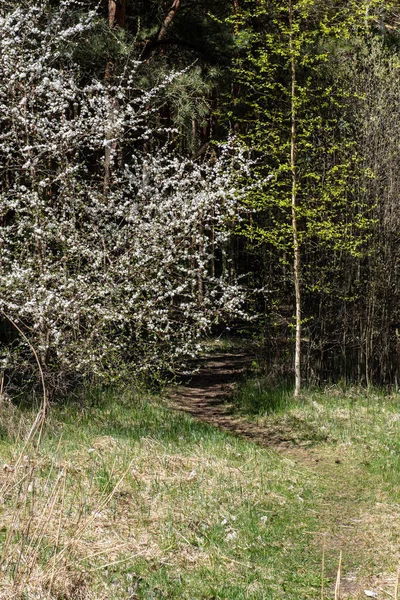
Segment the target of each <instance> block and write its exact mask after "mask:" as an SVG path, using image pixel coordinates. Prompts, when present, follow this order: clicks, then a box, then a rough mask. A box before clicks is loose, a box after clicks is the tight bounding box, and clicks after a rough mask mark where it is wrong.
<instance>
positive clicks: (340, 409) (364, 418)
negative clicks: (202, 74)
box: [233, 378, 400, 494]
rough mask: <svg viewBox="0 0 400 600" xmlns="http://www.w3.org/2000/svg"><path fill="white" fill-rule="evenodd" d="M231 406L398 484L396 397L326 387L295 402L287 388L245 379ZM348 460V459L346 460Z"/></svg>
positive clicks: (399, 400)
mask: <svg viewBox="0 0 400 600" xmlns="http://www.w3.org/2000/svg"><path fill="white" fill-rule="evenodd" d="M233 405H234V410H235V411H236V412H239V413H240V414H241V415H245V416H246V417H247V418H249V419H251V420H253V421H254V420H256V421H257V422H258V423H259V424H260V425H263V426H265V427H268V428H276V429H280V430H281V431H282V432H287V433H288V435H289V437H290V438H291V439H292V440H293V442H294V443H297V444H303V445H307V446H314V447H317V446H318V447H320V448H324V447H325V449H327V450H329V449H330V450H338V451H340V452H342V453H344V454H345V455H347V456H348V457H351V460H352V461H355V462H356V463H359V464H360V465H361V466H364V467H365V468H366V471H370V472H372V473H375V474H377V475H379V476H380V477H382V479H383V480H384V481H386V482H387V483H388V484H390V485H391V486H393V487H392V490H393V493H395V494H397V492H398V487H399V485H400V395H399V394H385V393H384V392H383V391H381V390H376V389H371V390H366V389H363V388H345V387H343V386H330V387H327V388H325V389H314V390H308V391H306V392H304V393H303V395H302V396H301V397H300V398H299V399H298V400H296V401H295V400H294V399H293V396H292V391H291V389H289V388H287V387H282V386H276V387H271V386H270V384H269V383H268V381H266V380H265V379H262V378H249V379H248V380H247V381H245V382H244V383H243V384H242V385H241V386H239V387H238V389H237V390H236V393H235V397H234V403H233ZM349 459H350V458H349Z"/></svg>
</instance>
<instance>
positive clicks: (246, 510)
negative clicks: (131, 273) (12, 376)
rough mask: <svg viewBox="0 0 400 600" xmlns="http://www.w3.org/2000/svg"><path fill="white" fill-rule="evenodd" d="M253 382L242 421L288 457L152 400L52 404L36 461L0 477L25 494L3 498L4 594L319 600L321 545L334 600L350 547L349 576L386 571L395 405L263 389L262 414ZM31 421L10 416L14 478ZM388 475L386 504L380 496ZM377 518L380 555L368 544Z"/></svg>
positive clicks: (6, 447)
mask: <svg viewBox="0 0 400 600" xmlns="http://www.w3.org/2000/svg"><path fill="white" fill-rule="evenodd" d="M246 386H247V387H246ZM251 386H252V388H254V385H253V382H247V383H246V384H245V385H244V386H243V387H242V388H241V389H240V390H238V391H237V394H236V406H237V410H240V411H241V412H242V414H248V415H251V418H252V419H256V420H257V421H258V422H259V423H260V424H263V425H264V426H266V427H275V428H281V430H282V431H286V433H287V434H288V433H289V432H290V435H291V436H292V441H293V449H292V451H291V452H287V453H286V454H284V453H283V454H282V453H279V452H277V451H275V450H274V449H272V448H269V449H268V448H262V447H260V446H258V445H256V444H254V443H251V442H248V441H246V440H243V439H239V438H237V437H235V436H232V435H228V434H225V433H223V432H221V431H219V430H217V429H215V428H213V427H210V426H207V425H204V424H201V423H198V422H196V421H194V420H193V419H192V418H190V417H189V416H187V415H184V414H180V413H177V412H174V411H172V410H170V409H169V408H168V406H167V405H166V403H165V402H164V401H163V400H162V399H160V398H157V397H154V396H153V397H150V396H148V395H146V394H145V393H144V392H138V391H129V390H125V391H118V390H108V391H103V392H101V391H97V392H92V393H90V394H87V395H86V397H85V398H84V399H83V401H82V402H81V403H75V404H74V403H72V402H71V403H69V404H66V405H64V406H59V407H57V406H55V407H53V409H52V412H51V415H50V417H49V420H48V422H47V424H46V427H45V431H44V435H43V439H42V443H41V446H40V448H39V450H38V451H37V452H34V451H33V450H30V451H29V452H27V455H26V457H24V459H23V460H22V462H21V464H20V467H19V468H18V469H17V472H14V473H12V472H11V471H8V470H7V469H5V470H4V469H3V471H2V475H1V478H0V479H1V480H0V484H2V485H3V486H4V484H5V483H7V482H13V481H14V483H15V487H13V488H10V486H9V487H8V489H7V488H6V492H4V493H3V494H2V496H1V502H0V514H1V516H2V529H1V537H2V544H3V548H4V547H5V548H6V551H5V553H4V556H3V562H2V566H1V568H2V570H3V578H2V581H1V583H0V597H1V593H2V592H3V593H4V594H6V595H7V593H8V594H9V595H10V590H13V589H14V590H15V589H17V590H18V593H19V594H20V596H19V597H20V598H22V597H23V595H22V594H23V593H25V594H26V595H27V596H26V597H28V598H31V597H32V598H34V597H35V598H43V600H44V598H48V597H49V598H51V599H52V600H56V599H58V600H60V599H61V598H64V600H74V599H75V598H83V599H85V598H88V599H89V598H91V599H99V600H100V599H103V598H104V599H106V598H107V599H108V598H115V599H118V600H128V599H130V600H135V599H140V600H154V599H158V598H160V599H166V598H168V599H177V600H178V599H182V600H212V599H215V600H238V599H243V600H244V599H246V600H248V599H251V600H280V599H282V600H283V599H285V600H302V599H307V598H310V599H317V598H320V597H321V590H320V586H321V560H322V539H323V534H324V533H327V536H328V541H327V544H326V557H325V561H326V569H325V586H326V589H327V591H326V595H325V597H326V598H330V597H332V594H331V592H332V581H333V580H334V578H335V571H336V567H337V561H338V556H339V552H340V550H341V549H345V551H346V554H345V558H344V565H345V566H344V570H345V571H346V572H350V571H352V570H354V571H357V570H358V571H359V572H360V573H361V575H362V577H364V575H366V574H369V573H371V572H376V571H377V569H378V568H379V569H380V570H381V571H382V570H385V569H386V571H388V572H389V571H391V570H392V569H393V568H394V563H395V560H396V552H397V550H396V551H395V552H394V551H393V544H394V540H392V541H390V540H389V538H387V537H385V536H383V533H382V532H383V531H386V530H385V526H384V522H383V521H384V519H385V518H386V517H387V518H389V516H390V515H391V514H392V513H391V510H392V509H393V510H394V508H393V507H394V504H391V502H392V500H390V498H393V495H394V494H395V493H396V490H395V485H394V484H393V482H395V481H397V479H396V478H397V477H398V470H397V471H396V469H398V457H397V456H395V454H394V453H393V451H396V449H397V448H398V446H397V444H398V436H397V439H396V435H397V425H396V423H397V420H396V418H395V415H396V414H397V413H396V406H397V400H396V399H395V398H385V397H383V396H380V397H379V398H373V397H372V396H371V395H363V394H361V395H360V394H358V393H357V394H356V393H355V392H350V393H349V394H345V393H337V392H336V391H335V390H330V391H329V392H326V393H325V394H320V393H317V392H315V394H312V395H310V396H307V398H304V399H303V400H302V402H301V403H300V404H296V405H295V404H294V403H293V402H292V400H291V399H290V397H289V394H288V392H287V391H282V390H280V391H279V390H277V391H275V392H271V391H265V392H264V391H263V388H262V386H261V385H260V384H259V383H257V384H256V388H257V389H258V390H259V396H258V397H257V399H256V402H255V403H254V405H253V401H251V402H250V401H249V399H248V398H249V394H248V392H247V389H249V387H251ZM252 394H253V392H252ZM244 397H246V399H245V400H243V401H242V400H241V399H243V398H244ZM263 403H264V404H263ZM255 408H256V409H257V410H255ZM255 415H257V416H255ZM32 418H33V415H30V414H29V412H27V411H26V410H24V411H22V410H16V409H11V408H10V415H9V418H8V420H7V419H5V420H4V423H5V425H4V426H5V427H6V430H7V431H8V434H4V435H3V436H2V437H1V438H0V459H1V461H2V464H4V465H8V467H9V469H12V466H13V465H15V463H16V460H17V457H18V453H19V451H20V450H21V447H22V445H23V436H24V434H26V432H27V431H28V429H29V423H30V422H31V420H32ZM249 418H250V416H249ZM389 424H391V425H390V427H391V429H390V428H389V429H387V427H388V426H389ZM371 438H373V439H371ZM367 440H368V444H370V450H368V451H367V453H366V449H365V446H366V443H367ZM386 446H387V447H386ZM308 447H310V448H311V450H310V452H311V451H313V452H314V451H315V449H318V452H319V454H318V461H319V462H318V463H317V462H315V460H314V457H316V456H317V455H316V454H310V459H308V458H307V460H305V459H304V460H303V458H304V457H302V456H300V455H299V456H296V448H301V449H302V451H305V450H304V448H308ZM385 447H386V449H385ZM377 451H379V452H381V455H380V456H379V457H375V458H374V456H373V455H374V452H377ZM307 452H308V450H307ZM367 454H368V460H367ZM332 457H335V458H337V459H338V460H339V459H340V463H336V462H335V460H333V459H332V460H331V458H332ZM320 459H321V460H320ZM367 463H368V464H367ZM382 465H385V475H384V477H386V478H387V479H386V481H389V480H390V482H391V486H392V489H391V491H390V494H392V495H391V496H390V495H383V492H382V490H381V488H380V487H379V486H380V484H381V481H382V477H381V475H380V474H378V472H379V469H380V468H381V467H382ZM360 474H362V477H361V478H360ZM389 475H390V477H389ZM30 483H33V486H30ZM118 483H119V485H118V486H117V484H118ZM116 486H117V487H116ZM3 489H4V488H3ZM396 489H398V488H396ZM109 495H110V497H109V498H108V499H107V497H108V496H109ZM49 499H50V500H49ZM53 500H54V502H53ZM378 501H379V503H380V506H379V510H375V508H374V507H375V505H376V503H377V502H378ZM46 503H47V505H46ZM46 506H47V508H46ZM360 508H363V509H365V515H367V516H368V519H370V518H371V519H372V521H373V524H372V525H371V527H369V521H368V520H365V523H364V522H363V523H360V526H359V527H358V526H357V528H358V532H357V536H358V537H357V539H354V547H353V546H352V545H351V544H350V545H347V546H346V544H348V540H347V538H346V537H345V536H346V535H347V534H346V531H347V530H346V529H345V527H346V526H347V525H346V523H347V522H353V520H357V519H359V518H360V514H359V509H360ZM370 509H371V510H370ZM363 514H364V513H363ZM15 515H17V516H18V519H17V520H16V519H15ZM43 515H45V516H46V518H44V517H43ZM363 518H364V517H363ZM375 518H376V519H378V521H379V519H381V520H380V521H379V522H378V521H377V523H378V526H379V528H380V532H379V535H375V534H374V535H375V537H374V545H377V544H378V545H380V546H384V547H383V549H382V552H381V551H380V550H379V552H378V550H376V549H372V548H370V544H369V541H370V538H369V536H370V535H371V532H372V531H375V529H374V527H375V525H374V523H375V521H374V519H375ZM341 519H342V520H343V522H344V525H343V527H344V528H343V529H342V528H341V527H342V526H341V521H340V520H341ZM17 521H18V527H16V522H17ZM82 525H85V527H84V528H83V530H82V532H81V533H80V534H77V532H78V533H79V531H80V528H82ZM42 530H43V531H42ZM396 531H397V530H395V529H393V527H392V529H391V532H392V535H393V536H395V534H396ZM7 536H8V537H7ZM74 536H75V537H74ZM382 536H383V537H382ZM7 539H8V540H9V542H8V546H7ZM71 540H73V543H71ZM356 542H357V543H356ZM360 544H361V545H360ZM28 550H29V551H28ZM370 550H371V551H370ZM21 552H22V554H24V553H25V555H26V556H27V557H28V558H29V559H30V560H33V561H34V566H33V567H32V569H31V570H30V571H29V572H28V571H27V569H26V568H25V571H24V570H23V568H22V566H21V565H20V566H18V556H20V555H21ZM55 563H56V568H55V566H54V564H55ZM13 585H14V588H13ZM18 586H19V587H18ZM35 594H36V595H35ZM10 597H11V595H10ZM16 597H18V596H16ZM344 597H354V598H356V597H357V598H358V597H359V596H344ZM360 597H361V596H360Z"/></svg>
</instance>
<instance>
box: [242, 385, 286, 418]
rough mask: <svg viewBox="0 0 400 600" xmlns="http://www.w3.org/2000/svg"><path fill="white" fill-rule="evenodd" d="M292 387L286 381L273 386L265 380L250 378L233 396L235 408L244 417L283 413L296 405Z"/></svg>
mask: <svg viewBox="0 0 400 600" xmlns="http://www.w3.org/2000/svg"><path fill="white" fill-rule="evenodd" d="M292 394H293V391H292V386H291V385H290V383H289V382H287V381H284V382H282V383H280V384H275V385H271V383H269V382H268V381H267V380H266V379H265V378H249V379H247V380H246V381H244V382H243V383H242V384H241V385H240V386H239V387H238V389H237V390H236V392H235V393H234V395H233V406H234V408H235V409H236V411H238V412H240V413H241V414H244V415H250V416H254V415H270V414H275V413H282V412H284V411H286V410H287V409H288V408H290V407H292V406H293V405H294V400H293V395H292Z"/></svg>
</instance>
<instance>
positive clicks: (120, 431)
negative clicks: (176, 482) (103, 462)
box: [54, 389, 226, 445]
mask: <svg viewBox="0 0 400 600" xmlns="http://www.w3.org/2000/svg"><path fill="white" fill-rule="evenodd" d="M54 418H55V420H56V422H59V423H61V424H63V425H64V426H65V427H67V428H68V430H69V432H68V437H69V436H70V435H71V436H75V437H77V438H84V437H86V438H91V437H93V436H95V437H97V436H112V437H117V438H122V439H126V440H130V441H132V442H137V441H139V440H140V439H142V438H151V439H152V440H154V441H158V442H160V443H162V444H168V443H173V444H177V445H188V444H189V445H192V444H193V445H195V444H198V443H199V441H200V440H203V441H204V440H207V439H209V440H210V441H215V439H216V437H217V436H223V435H226V434H223V433H222V432H220V431H218V430H216V429H215V428H213V427H212V426H210V425H207V424H205V423H201V422H198V421H196V420H194V419H193V418H191V417H190V416H188V415H186V414H182V413H179V412H176V411H172V410H171V409H170V408H168V406H167V404H166V402H165V401H164V400H163V398H162V397H161V396H152V395H150V394H149V393H148V392H144V391H143V392H140V391H137V390H125V391H123V392H121V391H119V390H118V389H108V390H104V389H103V390H100V389H99V390H90V391H88V392H86V394H85V396H84V402H80V403H75V404H72V403H69V404H68V405H66V406H60V407H55V409H54Z"/></svg>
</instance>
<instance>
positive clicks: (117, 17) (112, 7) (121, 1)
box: [103, 0, 126, 198]
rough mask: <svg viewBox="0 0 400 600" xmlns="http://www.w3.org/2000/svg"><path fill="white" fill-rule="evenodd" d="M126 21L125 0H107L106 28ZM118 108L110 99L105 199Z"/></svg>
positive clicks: (109, 73)
mask: <svg viewBox="0 0 400 600" xmlns="http://www.w3.org/2000/svg"><path fill="white" fill-rule="evenodd" d="M125 20H126V0H108V26H109V28H110V29H114V28H115V27H121V28H123V27H125ZM112 71H113V64H112V61H111V60H108V61H107V64H106V70H105V73H104V79H105V80H106V81H107V80H109V79H110V78H111V76H112ZM117 107H118V103H117V100H116V99H115V98H112V100H111V109H110V113H109V118H108V126H107V130H106V140H107V144H106V147H105V152H104V181H103V194H104V197H105V198H106V197H107V195H108V193H109V191H110V184H111V159H112V153H113V151H114V150H115V147H116V146H115V143H113V144H112V143H111V140H112V139H113V136H114V123H115V111H116V109H117Z"/></svg>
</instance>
